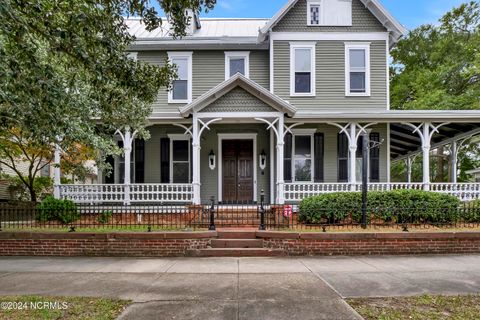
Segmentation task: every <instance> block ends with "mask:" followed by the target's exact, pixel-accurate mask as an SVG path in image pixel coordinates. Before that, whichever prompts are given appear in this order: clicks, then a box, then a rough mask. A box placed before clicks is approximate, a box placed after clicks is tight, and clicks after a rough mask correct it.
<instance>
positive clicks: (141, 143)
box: [135, 139, 145, 183]
mask: <svg viewBox="0 0 480 320" xmlns="http://www.w3.org/2000/svg"><path fill="white" fill-rule="evenodd" d="M144 182H145V140H143V139H136V140H135V183H144Z"/></svg>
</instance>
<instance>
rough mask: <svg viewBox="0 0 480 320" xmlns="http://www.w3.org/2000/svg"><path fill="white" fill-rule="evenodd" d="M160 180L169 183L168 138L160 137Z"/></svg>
mask: <svg viewBox="0 0 480 320" xmlns="http://www.w3.org/2000/svg"><path fill="white" fill-rule="evenodd" d="M160 182H161V183H170V139H169V138H161V139H160Z"/></svg>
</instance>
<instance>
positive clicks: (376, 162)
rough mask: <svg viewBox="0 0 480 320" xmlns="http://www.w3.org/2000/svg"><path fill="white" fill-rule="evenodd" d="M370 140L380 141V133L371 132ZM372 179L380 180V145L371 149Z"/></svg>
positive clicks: (372, 180)
mask: <svg viewBox="0 0 480 320" xmlns="http://www.w3.org/2000/svg"><path fill="white" fill-rule="evenodd" d="M370 141H371V142H372V143H373V142H380V134H379V133H378V132H372V133H370ZM370 181H371V182H380V146H377V147H375V148H372V149H370Z"/></svg>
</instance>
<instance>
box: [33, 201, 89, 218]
mask: <svg viewBox="0 0 480 320" xmlns="http://www.w3.org/2000/svg"><path fill="white" fill-rule="evenodd" d="M79 218H80V214H79V213H78V211H77V205H76V204H75V203H74V202H73V201H70V200H58V199H55V198H53V197H52V196H48V197H46V198H45V200H43V201H42V202H41V203H40V204H39V205H38V206H37V215H36V219H37V221H40V222H47V221H60V222H62V223H63V224H68V223H71V222H73V221H76V220H78V219H79Z"/></svg>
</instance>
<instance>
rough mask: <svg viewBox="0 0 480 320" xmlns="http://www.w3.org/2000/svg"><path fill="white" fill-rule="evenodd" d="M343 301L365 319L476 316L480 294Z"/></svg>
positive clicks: (462, 319) (468, 319)
mask: <svg viewBox="0 0 480 320" xmlns="http://www.w3.org/2000/svg"><path fill="white" fill-rule="evenodd" d="M347 302H348V303H349V304H350V305H351V306H352V307H353V308H354V309H355V310H356V311H357V312H358V313H359V314H360V315H361V316H362V317H364V318H365V319H366V320H373V319H375V320H377V319H378V320H404V319H405V320H420V319H421V320H423V319H428V320H443V319H449V320H450V319H452V320H476V319H479V314H480V295H471V296H429V295H426V296H420V297H404V298H402V297H400V298H358V299H349V300H347Z"/></svg>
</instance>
